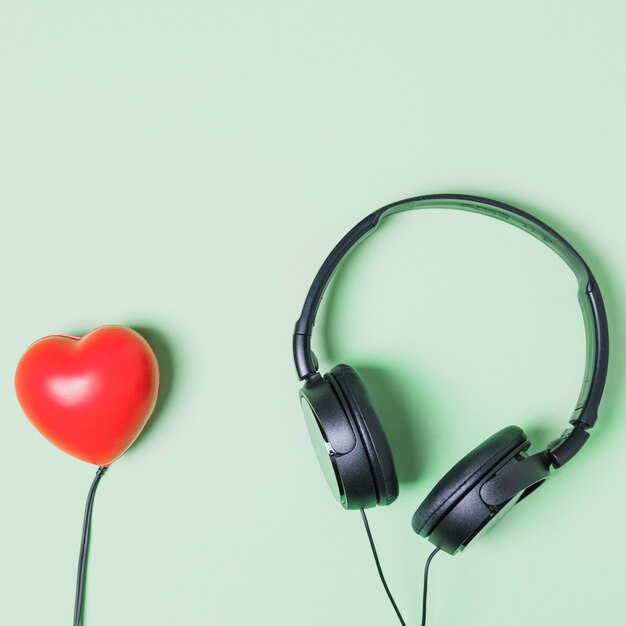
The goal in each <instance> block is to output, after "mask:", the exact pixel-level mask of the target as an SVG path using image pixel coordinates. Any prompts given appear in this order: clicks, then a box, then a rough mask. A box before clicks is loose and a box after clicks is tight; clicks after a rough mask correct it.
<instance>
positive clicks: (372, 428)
mask: <svg viewBox="0 0 626 626" xmlns="http://www.w3.org/2000/svg"><path fill="white" fill-rule="evenodd" d="M328 377H329V378H330V380H331V381H332V382H333V383H334V384H335V386H336V387H337V389H338V391H339V393H340V395H341V396H342V400H343V401H344V402H345V403H346V405H347V407H348V409H349V411H350V415H351V416H352V418H353V419H354V422H355V425H356V429H357V432H358V434H359V436H360V438H361V440H362V442H363V446H364V448H365V450H366V452H367V457H368V460H369V463H370V466H371V469H372V475H373V477H374V483H375V485H376V492H377V498H378V504H380V505H387V504H391V503H392V502H393V501H394V500H395V499H396V498H397V497H398V477H397V475H396V469H395V465H394V462H393V456H392V454H391V449H390V448H389V444H388V442H387V438H386V436H385V433H384V431H383V428H382V425H381V423H380V420H379V419H378V415H377V413H376V411H375V410H374V407H373V406H372V403H371V401H370V399H369V395H368V393H367V389H366V388H365V384H364V382H363V379H362V378H361V377H360V376H359V374H358V373H357V371H356V370H355V369H353V368H352V367H350V366H349V365H345V364H340V365H336V366H335V367H333V369H332V370H331V371H330V373H329V374H328Z"/></svg>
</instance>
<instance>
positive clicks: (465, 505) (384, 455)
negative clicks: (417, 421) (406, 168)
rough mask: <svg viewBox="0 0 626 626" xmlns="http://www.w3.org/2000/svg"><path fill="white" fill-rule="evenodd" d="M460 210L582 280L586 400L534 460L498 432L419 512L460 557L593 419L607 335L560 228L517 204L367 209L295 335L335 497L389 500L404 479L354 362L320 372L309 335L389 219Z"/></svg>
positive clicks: (422, 530)
mask: <svg viewBox="0 0 626 626" xmlns="http://www.w3.org/2000/svg"><path fill="white" fill-rule="evenodd" d="M434 208H445V209H458V210H464V211H471V212H474V213H480V214H483V215H488V216H491V217H495V218H497V219H500V220H504V221H506V222H509V223H511V224H513V225H515V226H517V227H519V228H522V229H523V230H525V231H527V232H529V233H530V234H531V235H534V236H535V237H536V238H537V239H539V240H541V241H543V242H544V243H545V244H546V245H547V246H549V247H550V248H551V249H552V250H554V251H555V252H556V253H557V254H558V255H559V256H560V257H561V258H562V259H563V260H564V261H565V262H566V263H567V264H568V265H569V267H570V268H571V269H572V271H573V272H574V273H575V275H576V277H577V279H578V286H579V289H578V300H579V302H580V306H581V308H582V312H583V318H584V322H585V333H586V337H587V356H586V366H585V374H584V380H583V383H582V389H581V391H580V396H579V398H578V401H577V402H576V406H575V409H574V412H573V414H572V416H571V418H570V427H569V428H567V430H565V432H564V433H563V434H562V435H561V436H560V437H559V438H557V439H555V440H554V441H552V442H551V443H550V444H549V445H548V447H547V448H546V449H545V450H543V451H541V452H538V453H536V454H533V455H531V456H529V455H528V454H527V452H526V451H527V450H528V448H529V447H530V441H528V438H527V437H526V435H525V434H524V431H523V430H522V429H521V428H519V427H517V426H508V427H506V428H503V429H502V430H500V431H498V432H497V433H496V434H495V435H492V436H491V437H489V439H487V440H486V441H484V442H483V443H481V444H480V445H479V446H478V447H477V448H475V449H474V450H472V451H471V452H470V453H469V454H467V455H466V456H465V457H463V459H461V460H460V461H459V462H458V463H457V464H456V465H455V466H454V467H453V468H452V469H451V470H450V471H449V472H448V473H447V474H446V475H445V476H444V477H443V478H442V479H441V480H440V481H439V482H438V483H437V485H435V487H434V489H433V490H432V491H431V492H430V493H429V494H428V496H427V497H426V499H425V500H424V501H423V502H422V504H421V505H420V506H419V508H418V509H417V511H415V514H414V515H413V520H412V525H413V529H414V530H415V532H416V533H418V534H419V535H421V536H422V537H427V538H428V539H429V540H430V542H431V543H433V544H434V545H435V546H437V547H438V548H440V549H441V550H443V551H445V552H447V553H448V554H455V553H457V552H459V551H461V550H463V549H464V548H465V547H466V546H467V545H468V544H469V543H470V541H472V539H474V538H475V537H476V536H477V535H478V533H480V532H481V531H482V530H483V529H484V528H485V527H486V526H487V525H488V523H489V522H490V521H491V520H493V519H494V518H495V517H496V516H497V515H498V514H499V513H502V512H504V511H505V510H508V508H510V506H512V505H514V504H516V503H517V502H519V501H520V500H521V499H522V498H524V497H526V496H527V495H528V494H529V493H531V492H532V491H533V490H534V489H536V488H537V487H538V486H539V485H540V484H541V483H542V482H543V481H544V480H545V479H546V478H547V477H548V475H549V474H550V469H551V468H552V467H553V468H559V467H561V466H563V465H565V463H567V462H568V461H569V460H570V459H571V458H572V457H573V456H574V455H575V454H576V453H577V452H578V451H579V450H580V449H581V448H582V446H583V444H584V443H585V442H586V441H587V439H588V438H589V429H590V428H591V427H592V426H593V425H594V424H595V422H596V419H597V414H598V406H599V404H600V399H601V397H602V391H603V389H604V383H605V380H606V374H607V367H608V350H609V336H608V326H607V320H606V313H605V310H604V304H603V301H602V296H601V294H600V289H599V287H598V284H597V283H596V281H595V279H594V277H593V274H592V273H591V270H590V269H589V267H588V266H587V264H586V263H585V261H584V260H583V259H582V257H581V256H580V255H579V254H578V253H577V252H576V250H574V248H573V247H572V246H571V245H570V244H569V243H568V242H567V241H566V240H565V239H564V238H563V237H561V235H559V234H558V233H557V232H556V231H555V230H553V229H552V228H550V227H549V226H547V225H546V224H544V223H543V222H541V221H540V220H538V219H537V218H536V217H533V216H532V215H529V214H528V213H525V212H524V211H521V210H520V209H517V208H515V207H513V206H510V205H508V204H504V203H503V202H497V201H495V200H488V199H487V198H480V197H476V196H466V195H459V194H437V195H428V196H419V197H417V198H409V199H407V200H401V201H400V202H394V203H393V204H389V205H387V206H385V207H383V208H381V209H378V210H377V211H374V212H373V213H371V214H370V215H368V216H367V217H366V218H365V219H363V220H362V221H360V222H359V223H358V224H357V225H356V226H355V227H354V228H353V229H352V230H350V232H348V234H347V235H346V236H345V237H344V238H343V239H342V240H341V241H340V242H339V243H338V244H337V245H336V246H335V248H334V249H333V250H332V252H331V253H330V254H329V255H328V258H327V259H326V260H325V261H324V264H323V265H322V267H321V268H320V270H319V271H318V273H317V275H316V276H315V279H314V280H313V284H312V285H311V287H310V289H309V292H308V294H307V297H306V300H305V302H304V306H303V307H302V314H301V315H300V319H299V320H298V321H297V323H296V327H295V332H294V335H293V355H294V359H295V365H296V370H297V372H298V376H299V377H300V380H304V386H303V387H302V389H301V391H300V402H301V404H302V409H303V412H304V416H305V420H306V424H307V428H308V430H309V434H310V436H311V441H312V443H313V446H314V448H315V451H316V454H317V458H318V461H319V463H320V465H321V467H322V470H323V471H324V474H325V476H326V479H327V482H328V485H329V486H330V488H331V490H332V491H333V493H334V495H335V497H336V498H337V500H339V502H341V504H342V505H343V507H344V508H346V509H365V508H368V507H374V506H376V505H381V506H383V505H387V504H391V503H392V502H393V501H394V500H395V499H396V498H397V496H398V479H397V476H396V471H395V467H394V462H393V457H392V455H391V450H390V449H389V445H388V443H387V439H386V437H385V433H384V431H383V429H382V426H381V424H380V422H379V419H378V416H377V415H376V411H375V410H374V408H373V406H372V404H371V402H370V399H369V397H368V393H367V389H366V388H365V385H364V383H363V380H362V379H361V377H360V376H359V374H358V373H357V372H356V371H355V370H354V369H353V368H351V367H350V366H349V365H336V366H335V367H333V368H332V369H331V370H330V372H329V373H328V374H325V375H322V374H320V373H319V371H318V362H317V359H316V357H315V355H314V354H313V352H312V350H311V333H312V331H313V325H314V323H315V316H316V314H317V310H318V308H319V305H320V302H321V300H322V297H323V295H324V292H325V290H326V287H327V286H328V283H329V282H330V279H331V277H332V275H333V273H334V271H335V270H336V269H337V267H338V265H339V263H340V262H341V260H342V259H343V258H344V257H345V256H346V254H347V253H348V252H349V251H350V250H352V249H353V248H354V247H355V246H356V245H357V244H358V243H359V242H360V241H361V240H362V239H363V238H364V237H365V235H367V234H368V233H370V232H373V231H374V230H375V228H376V227H377V226H378V224H379V223H380V221H381V220H382V219H383V218H386V217H389V216H391V215H394V214H396V213H400V212H402V211H409V210H413V209H434Z"/></svg>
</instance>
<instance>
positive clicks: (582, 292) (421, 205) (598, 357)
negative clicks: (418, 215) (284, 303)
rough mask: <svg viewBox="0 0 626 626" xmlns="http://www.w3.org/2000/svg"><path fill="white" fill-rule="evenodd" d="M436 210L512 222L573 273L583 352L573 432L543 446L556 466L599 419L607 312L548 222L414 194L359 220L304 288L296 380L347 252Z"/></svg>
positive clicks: (467, 200) (453, 198) (493, 206)
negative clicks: (389, 221) (388, 223)
mask: <svg viewBox="0 0 626 626" xmlns="http://www.w3.org/2000/svg"><path fill="white" fill-rule="evenodd" d="M435 208H436V209H440V208H444V209H457V210H461V211H471V212H472V213H480V214H482V215H487V216H490V217H494V218H496V219H499V220H503V221H505V222H508V223H510V224H513V225H514V226H517V227H518V228H521V229H522V230H525V231H526V232H528V233H530V234H531V235H533V236H534V237H536V238H537V239H539V240H540V241H542V242H543V243H545V244H546V245H547V246H548V247H550V248H551V249H552V250H554V251H555V252H556V253H557V254H558V255H559V256H560V257H561V258H562V259H563V260H564V261H565V262H566V263H567V265H568V266H569V267H570V268H571V269H572V271H573V272H574V274H575V275H576V278H577V280H578V301H579V302H580V306H581V309H582V313H583V319H584V322H585V334H586V339H587V353H586V364H585V374H584V379H583V383H582V387H581V390H580V395H579V398H578V402H577V403H576V408H575V409H574V412H573V414H572V417H571V419H570V424H572V428H570V429H568V430H566V431H565V433H564V434H563V435H562V436H561V437H560V438H559V439H557V440H555V441H553V442H552V443H551V444H550V445H549V446H548V452H549V453H550V455H551V459H552V462H553V464H554V465H555V466H556V467H560V466H561V465H563V463H565V462H567V461H568V460H569V459H570V458H571V457H572V456H573V455H574V454H575V453H576V452H578V450H580V448H581V447H582V445H583V444H584V443H585V441H586V440H587V438H588V437H589V433H588V432H586V430H587V429H588V428H591V427H592V426H593V425H594V424H595V422H596V419H597V416H598V406H599V404H600V399H601V397H602V391H603V389H604V383H605V380H606V374H607V367H608V356H609V350H608V349H609V336H608V334H609V333H608V325H607V320H606V312H605V309H604V303H603V301H602V295H601V293H600V289H599V287H598V285H597V283H596V281H595V278H594V277H593V274H592V273H591V270H590V269H589V267H588V266H587V264H586V263H585V261H584V260H583V259H582V257H581V256H580V255H579V254H578V252H576V250H574V248H573V247H572V246H571V245H570V244H569V243H568V242H567V241H566V240H565V239H564V238H563V237H561V235H559V234H558V233H557V232H556V231H555V230H553V229H552V228H550V227H549V226H548V225H547V224H544V223H543V222H542V221H540V220H538V219H537V218H536V217H533V216H532V215H529V214H528V213H525V212H524V211H521V210H520V209H517V208H515V207H513V206H511V205H508V204H505V203H503V202H498V201H496V200H489V199H487V198H480V197H478V196H466V195H460V194H435V195H427V196H418V197H416V198H408V199H406V200H401V201H399V202H394V203H393V204H388V205H387V206H384V207H382V208H381V209H378V210H377V211H374V212H373V213H371V214H370V215H368V216H367V217H366V218H365V219H363V220H361V221H360V222H359V223H358V224H357V225H356V226H355V227H354V228H352V230H350V231H349V232H348V234H347V235H345V237H343V239H342V240H341V241H340V242H339V243H338V244H337V245H336V246H335V247H334V249H333V250H332V252H331V253H330V254H329V255H328V257H327V258H326V260H325V261H324V264H323V265H322V267H321V268H320V270H319V271H318V272H317V275H316V276H315V279H314V280H313V284H312V285H311V287H310V289H309V292H308V294H307V297H306V300H305V302H304V306H303V307H302V314H301V315H300V318H299V319H298V321H297V322H296V327H295V331H294V335H293V355H294V360H295V365H296V370H297V372H298V376H299V377H300V379H301V380H303V379H306V378H309V377H310V376H312V375H314V374H315V373H316V372H317V369H318V364H317V359H316V358H315V355H314V354H313V352H312V350H311V334H312V332H313V326H314V324H315V317H316V315H317V311H318V309H319V305H320V302H321V300H322V297H323V296H324V293H325V291H326V288H327V287H328V284H329V282H330V279H331V278H332V276H333V274H334V272H335V270H336V269H337V267H338V266H339V264H340V262H341V261H342V260H343V258H344V257H345V256H346V255H347V253H348V252H349V251H350V250H352V249H353V248H354V247H355V246H356V245H357V244H358V243H360V242H361V241H362V240H363V239H364V237H365V235H367V234H369V233H371V232H373V231H374V230H375V229H376V227H377V226H378V224H379V223H380V221H381V220H382V219H383V218H386V217H389V216H391V215H395V214H396V213H401V212H403V211H412V210H414V209H435Z"/></svg>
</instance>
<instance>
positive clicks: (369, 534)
mask: <svg viewBox="0 0 626 626" xmlns="http://www.w3.org/2000/svg"><path fill="white" fill-rule="evenodd" d="M360 511H361V517H362V519H363V525H364V526H365V532H366V533H367V538H368V539H369V542H370V547H371V548H372V554H373V555H374V563H376V569H377V570H378V576H379V577H380V582H381V583H382V584H383V588H384V589H385V593H386V594H387V597H388V598H389V602H391V606H393V610H394V611H395V612H396V615H397V616H398V619H399V620H400V624H402V626H406V622H405V621H404V618H403V617H402V613H400V609H398V605H397V604H396V601H395V600H394V598H393V595H392V594H391V591H390V590H389V587H388V585H387V581H386V580H385V575H384V574H383V568H382V566H381V564H380V560H379V559H378V553H377V551H376V545H375V544H374V537H373V536H372V531H371V530H370V525H369V522H368V521H367V515H365V511H364V510H363V509H360ZM437 552H439V548H435V549H434V550H433V551H432V552H431V553H430V556H429V557H428V558H427V559H426V565H425V566H424V587H423V591H422V626H426V600H427V595H428V572H429V570H430V563H431V561H432V560H433V558H434V557H435V554H437Z"/></svg>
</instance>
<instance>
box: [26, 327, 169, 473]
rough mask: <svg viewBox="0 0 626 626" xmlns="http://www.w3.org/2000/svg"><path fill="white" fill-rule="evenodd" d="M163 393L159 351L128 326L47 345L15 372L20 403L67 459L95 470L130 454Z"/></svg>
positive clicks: (31, 351) (33, 350)
mask: <svg viewBox="0 0 626 626" xmlns="http://www.w3.org/2000/svg"><path fill="white" fill-rule="evenodd" d="M158 390H159V366H158V364H157V360H156V356H155V355H154V352H153V351H152V348H150V346H149V345H148V342H147V341H146V340H145V339H144V338H143V337H142V336H141V335H139V334H138V333H136V332H135V331H134V330H131V329H130V328H126V327H124V326H102V327H101V328H96V330H93V331H91V332H90V333H88V334H86V335H85V336H84V337H68V336H63V335H51V336H49V337H44V338H43V339H39V341H36V342H35V343H33V344H32V345H31V346H30V347H29V348H28V350H26V352H25V353H24V354H23V356H22V358H21V359H20V361H19V363H18V365H17V370H16V372H15V391H16V394H17V399H18V401H19V403H20V406H21V407H22V410H23V411H24V413H25V414H26V416H27V417H28V419H29V420H30V421H31V422H32V423H33V425H34V426H35V428H37V430H38V431H39V432H40V433H41V434H42V435H43V436H44V437H46V439H48V440H49V441H50V442H52V443H53V444H54V445H55V446H57V447H59V448H61V450H63V451H64V452H67V453H68V454H71V455H72V456H75V457H77V458H79V459H81V460H83V461H87V462H88V463H94V464H95V465H109V464H111V463H112V462H113V461H115V459H117V458H118V457H120V456H121V455H122V454H124V452H125V451H126V450H128V448H129V447H130V446H131V445H132V443H133V442H134V441H135V439H136V438H137V437H138V436H139V433H140V432H141V431H142V429H143V427H144V426H145V425H146V422H147V421H148V419H149V417H150V414H151V413H152V410H153V409H154V405H155V403H156V399H157V394H158Z"/></svg>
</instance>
